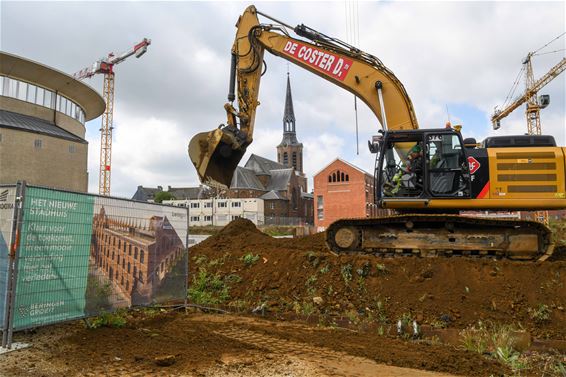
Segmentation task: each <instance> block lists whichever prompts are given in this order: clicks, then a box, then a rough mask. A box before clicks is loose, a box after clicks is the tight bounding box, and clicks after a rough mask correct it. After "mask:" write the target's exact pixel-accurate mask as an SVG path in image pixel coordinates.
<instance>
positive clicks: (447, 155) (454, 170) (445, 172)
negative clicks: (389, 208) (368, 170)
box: [370, 129, 471, 206]
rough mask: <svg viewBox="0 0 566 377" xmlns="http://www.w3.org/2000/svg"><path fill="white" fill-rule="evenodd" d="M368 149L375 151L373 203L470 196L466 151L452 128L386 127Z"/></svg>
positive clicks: (459, 136) (410, 201) (458, 134)
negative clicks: (392, 129)
mask: <svg viewBox="0 0 566 377" xmlns="http://www.w3.org/2000/svg"><path fill="white" fill-rule="evenodd" d="M370 150H373V151H374V153H375V152H377V157H376V158H377V160H376V165H377V167H378V168H377V169H376V176H375V181H376V182H375V183H376V184H375V187H376V199H377V200H376V202H377V203H381V204H383V203H386V202H387V201H395V202H397V203H398V202H402V201H407V202H409V203H411V204H413V205H414V204H415V203H416V202H419V201H420V202H422V203H423V206H426V202H427V201H428V200H430V199H433V198H439V199H440V198H459V199H465V198H470V193H471V182H470V171H469V166H468V160H467V156H466V151H465V148H464V143H463V140H462V136H461V135H460V133H459V132H456V131H455V130H453V129H436V130H411V131H386V132H384V133H383V135H382V136H381V137H377V138H374V141H373V143H372V144H370Z"/></svg>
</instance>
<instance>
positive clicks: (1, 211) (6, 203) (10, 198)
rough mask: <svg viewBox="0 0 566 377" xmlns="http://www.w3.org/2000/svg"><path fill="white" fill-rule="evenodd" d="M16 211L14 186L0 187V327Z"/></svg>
mask: <svg viewBox="0 0 566 377" xmlns="http://www.w3.org/2000/svg"><path fill="white" fill-rule="evenodd" d="M15 210H16V186H0V326H1V327H2V329H3V331H5V330H6V328H5V323H6V322H5V321H6V308H7V306H8V305H7V304H6V299H7V292H8V267H9V261H10V257H9V254H10V243H11V239H12V229H13V227H14V220H15V216H14V214H15Z"/></svg>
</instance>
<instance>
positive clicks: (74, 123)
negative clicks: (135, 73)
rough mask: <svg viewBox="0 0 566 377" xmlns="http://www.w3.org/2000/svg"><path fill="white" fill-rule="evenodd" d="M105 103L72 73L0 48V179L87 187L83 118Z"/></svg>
mask: <svg viewBox="0 0 566 377" xmlns="http://www.w3.org/2000/svg"><path fill="white" fill-rule="evenodd" d="M104 106H105V105H104V100H103V98H102V97H101V96H100V95H99V94H98V93H97V92H96V91H95V90H94V89H92V88H91V87H90V86H88V85H85V84H84V83H82V82H80V81H77V80H75V79H74V78H73V77H72V76H69V75H67V74H65V73H63V72H61V71H58V70H56V69H53V68H50V67H47V66H45V65H43V64H40V63H37V62H34V61H31V60H28V59H25V58H22V57H20V56H16V55H12V54H8V53H5V52H1V51H0V183H3V184H12V183H16V182H17V181H18V180H25V181H27V183H28V184H33V185H39V186H48V187H54V188H62V189H67V190H73V191H81V192H86V191H87V190H88V172H87V157H88V142H87V141H86V140H85V132H86V127H85V122H86V121H88V120H91V119H94V118H96V117H98V116H100V115H101V114H102V113H103V112H104Z"/></svg>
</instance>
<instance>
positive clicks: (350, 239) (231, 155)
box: [189, 6, 566, 260]
mask: <svg viewBox="0 0 566 377" xmlns="http://www.w3.org/2000/svg"><path fill="white" fill-rule="evenodd" d="M258 15H261V16H263V17H265V18H267V19H269V20H271V21H272V22H273V23H270V24H261V23H259V20H258ZM236 27H237V32H236V38H235V41H234V44H233V47H232V64H231V70H230V85H229V93H228V101H229V102H228V103H226V104H225V105H224V108H225V110H226V114H227V121H226V125H220V126H219V127H218V128H217V129H215V130H213V131H210V132H203V133H199V134H197V135H195V136H194V137H193V138H192V139H191V141H190V143H189V157H190V159H191V161H192V163H193V164H194V166H195V168H196V170H197V172H198V175H199V178H200V179H201V181H202V182H203V183H205V184H208V185H212V186H224V187H226V186H229V185H230V183H231V180H232V175H233V173H234V170H235V169H236V166H237V165H238V163H239V161H240V160H241V158H242V156H243V155H244V153H245V151H246V147H247V146H248V145H250V143H251V142H252V137H253V131H254V120H255V112H256V108H257V106H258V105H259V101H258V94H259V84H260V79H261V76H262V74H263V73H264V72H263V67H264V64H263V54H264V51H266V50H267V51H268V52H270V53H272V54H274V55H276V56H279V57H282V58H284V59H287V60H288V61H290V62H291V63H294V64H296V65H298V66H300V67H302V68H304V69H306V70H308V71H310V72H312V73H314V74H316V75H318V76H320V77H322V78H324V79H326V80H328V81H330V82H332V83H334V84H336V85H338V86H340V87H342V88H344V89H346V90H347V91H349V92H351V93H353V94H354V95H356V96H357V97H358V98H360V99H361V100H362V101H364V102H365V103H366V104H367V106H369V108H370V109H371V110H372V112H373V113H374V114H375V116H376V117H377V119H378V121H379V123H380V125H381V129H379V130H378V135H376V136H374V137H373V138H372V140H371V141H370V142H368V145H369V148H370V151H371V152H372V153H375V154H376V163H375V175H374V179H375V185H374V187H375V193H374V194H375V202H376V204H377V205H378V206H379V207H380V208H383V209H391V210H395V212H396V213H397V214H396V215H392V216H384V217H378V218H363V219H344V220H338V221H336V222H334V223H333V224H331V225H330V226H329V228H328V229H327V230H326V242H327V244H328V246H329V248H330V249H331V250H333V251H335V252H338V253H349V252H356V253H368V254H375V255H418V256H438V255H442V256H452V255H461V256H477V257H485V256H488V257H500V258H508V259H513V260H545V259H547V258H548V257H549V256H550V255H551V254H552V253H553V251H554V244H553V243H552V240H551V233H550V230H549V229H548V228H547V227H546V226H545V225H544V224H542V223H539V222H536V221H523V220H503V219H492V218H479V217H472V216H470V217H467V216H462V215H460V211H480V210H481V211H483V210H493V211H519V210H527V211H534V210H550V209H563V208H566V187H565V174H566V171H565V166H566V148H563V147H557V146H556V142H555V140H554V138H553V137H552V136H545V135H518V136H496V137H488V138H486V139H485V140H484V141H483V142H482V143H477V142H476V140H475V139H473V138H468V139H463V138H462V135H461V133H460V130H459V129H457V127H454V128H452V127H449V126H448V125H447V126H446V127H444V128H437V129H418V123H417V118H416V116H415V111H414V109H413V105H412V102H411V100H410V98H409V96H408V94H407V92H406V90H405V88H404V86H403V84H402V83H401V82H400V81H399V79H397V77H396V76H395V75H394V74H393V72H391V70H389V69H388V68H387V67H385V65H384V64H383V63H382V62H381V61H380V60H379V59H378V58H376V57H375V56H373V55H370V54H368V53H366V52H363V51H361V50H359V49H357V48H356V47H354V46H351V45H349V44H347V43H345V42H343V41H340V40H339V39H336V38H332V37H329V36H327V35H325V34H323V33H321V32H318V31H316V30H314V29H312V28H309V27H307V26H305V25H299V26H296V27H292V26H289V25H286V24H285V23H283V22H281V21H278V20H277V19H275V18H273V17H271V16H269V15H266V14H264V13H261V12H259V11H258V10H257V9H256V8H255V7H254V6H250V7H248V8H247V9H246V10H245V12H244V13H243V14H242V15H241V16H240V18H239V19H238V22H237V24H236ZM290 30H292V31H293V32H294V33H295V34H296V35H297V36H298V37H302V39H299V38H294V37H291V36H290V35H289V31H290ZM236 87H237V96H236ZM236 98H237V99H238V109H236V108H235V107H234V100H235V99H236Z"/></svg>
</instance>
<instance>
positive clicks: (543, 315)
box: [527, 304, 552, 323]
mask: <svg viewBox="0 0 566 377" xmlns="http://www.w3.org/2000/svg"><path fill="white" fill-rule="evenodd" d="M527 311H528V313H529V317H531V319H533V320H534V321H535V322H537V323H545V322H548V321H549V320H550V314H551V313H552V310H550V308H549V307H548V305H545V304H540V305H539V306H538V307H537V308H529V309H527Z"/></svg>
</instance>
